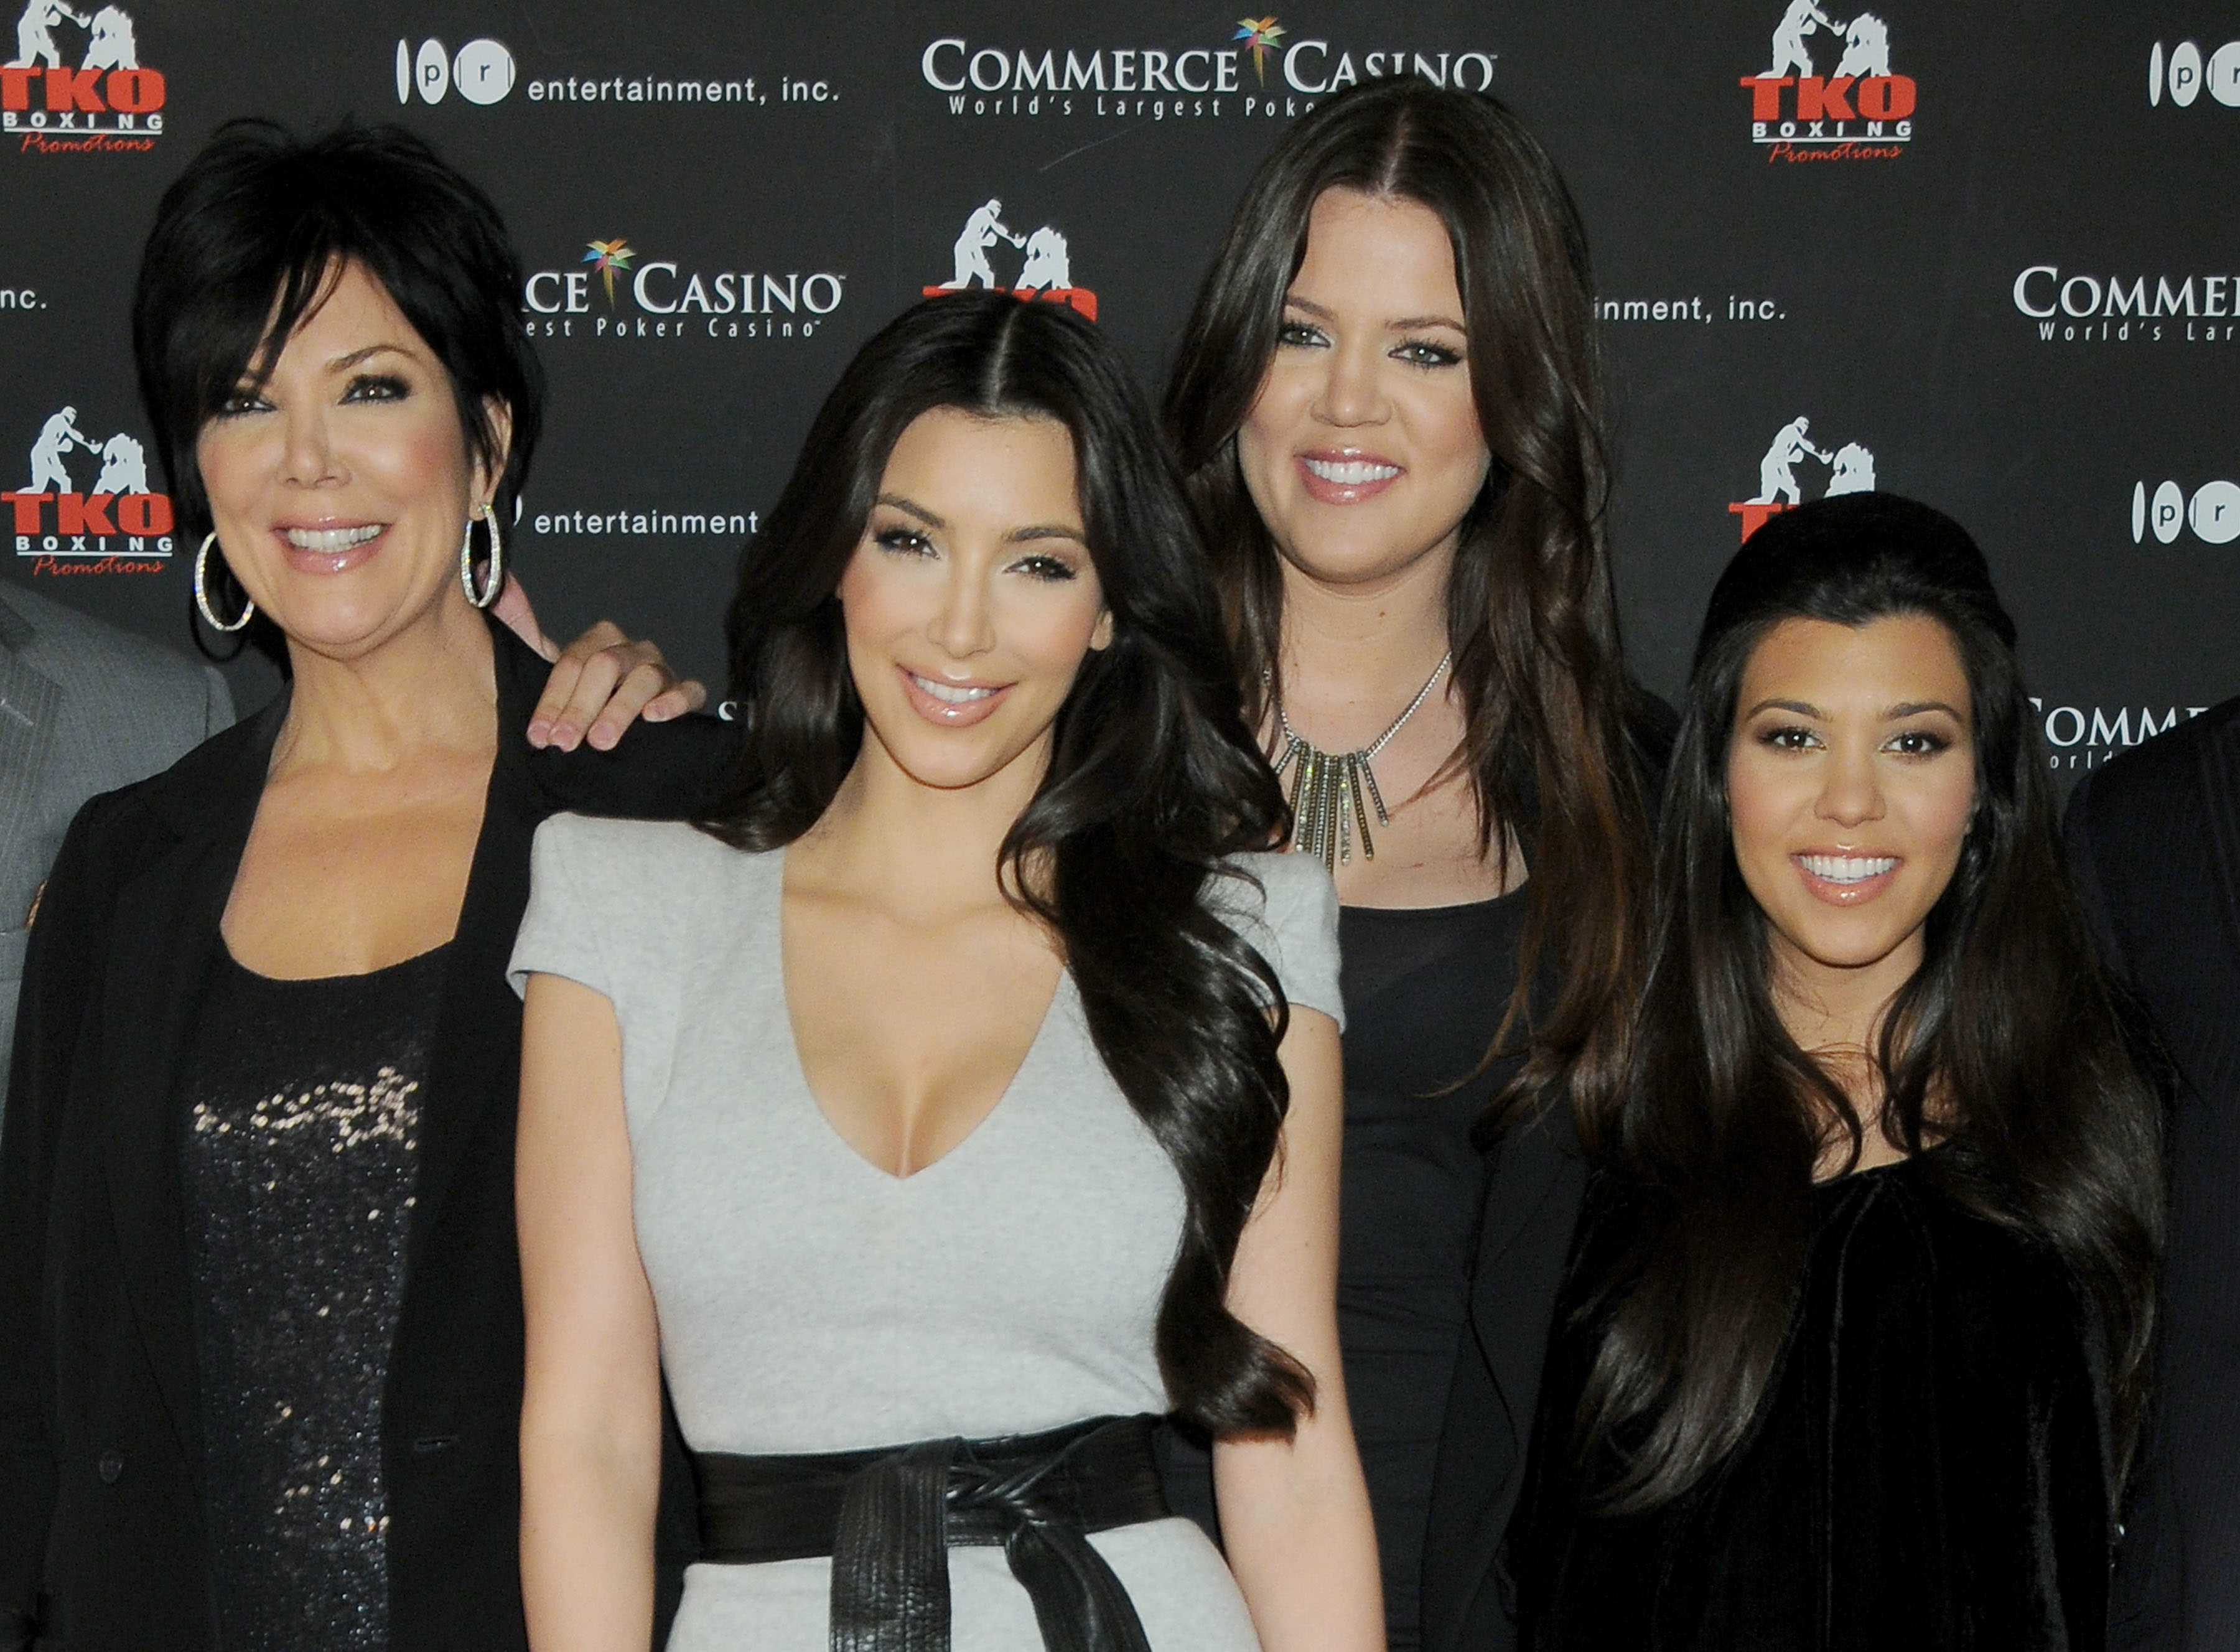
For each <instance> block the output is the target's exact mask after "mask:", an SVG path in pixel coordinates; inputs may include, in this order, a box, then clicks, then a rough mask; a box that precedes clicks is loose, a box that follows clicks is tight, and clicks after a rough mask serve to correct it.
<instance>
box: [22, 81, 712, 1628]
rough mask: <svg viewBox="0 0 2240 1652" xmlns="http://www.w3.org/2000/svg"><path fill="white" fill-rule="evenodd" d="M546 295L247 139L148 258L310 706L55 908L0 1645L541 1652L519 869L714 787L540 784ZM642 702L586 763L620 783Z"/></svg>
mask: <svg viewBox="0 0 2240 1652" xmlns="http://www.w3.org/2000/svg"><path fill="white" fill-rule="evenodd" d="M519 291H520V271H519V269H518V263H517V259H516V258H515V256H514V254H513V250H512V249H511V247H510V245H509V244H508V243H507V242H506V240H505V237H504V232H503V228H502V227H501V226H500V224H499V223H498V220H497V214H496V212H495V210H494V209H493V208H492V207H491V205H490V202H489V201H488V200H487V199H486V198H485V197H483V195H482V193H481V192H480V191H479V190H476V189H475V188H474V186H473V185H472V184H470V183H468V182H467V181H466V180H465V179H463V178H462V177H459V176H458V174H457V173H456V172H454V171H452V170H450V168H449V167H447V166H445V165H444V164H443V162H441V161H440V160H439V159H437V157H436V156H435V155H434V154H433V153H431V152H430V150H428V149H427V147H426V146H425V145H424V144H423V143H420V142H419V141H418V140H417V139H416V138H413V137H410V136H409V135H407V134H405V133H403V132H401V131H397V130H394V129H390V130H368V131H353V130H347V129H345V130H343V131H342V132H340V133H337V134H336V135H333V136H330V137H326V138H323V139H320V140H317V141H316V142H313V143H297V142H296V141H294V140H292V139H290V138H289V137H286V136H285V135H284V134H283V133H281V132H279V131H278V130H277V129H276V128H272V127H270V126H266V125H263V124H260V123H237V125H235V126H233V127H230V128H229V129H227V130H225V131H223V132H222V133H221V134H220V135H219V137H217V139H216V140H214V142H213V143H211V144H210V147H209V148H207V149H206V150H203V153H202V154H201V155H200V156H198V157H197V159H196V160H195V161H194V162H193V163H191V164H190V166H189V168H188V170H187V172H186V174H185V175H184V176H183V177H182V178H181V179H180V181H179V182H178V183H177V184H176V185H175V186H174V187H173V188H172V190H170V193H169V194H167V195H166V197H164V201H163V207H162V209H161V210H160V211H159V213H158V216H157V224H156V227H155V230H154V232H153V234H152V235H151V236H150V243H149V246H148V250H147V254H146V256H145V258H144V260H143V268H142V272H141V278H140V286H139V291H138V296H137V305H136V310H135V322H136V328H135V342H136V344H137V350H138V356H139V366H140V371H141V375H142V381H143V390H144V391H145V393H146V396H147V400H148V402H149V403H150V411H151V413H152V415H153V417H154V420H155V423H156V429H157V440H158V445H159V447H160V448H161V449H162V450H163V461H164V464H165V468H166V470H168V472H169V473H170V477H171V482H172V491H173V493H174V495H175V496H177V499H178V500H179V508H180V512H181V515H182V517H183V520H184V521H185V522H187V523H190V524H191V530H190V531H192V532H194V533H196V534H197V535H198V534H200V533H201V532H202V531H203V530H204V529H205V528H207V529H208V530H210V537H209V538H208V539H207V540H206V541H204V542H203V546H202V554H201V556H199V557H198V558H197V595H198V598H199V601H200V603H201V605H202V608H203V616H204V619H205V621H206V623H210V624H214V625H223V626H225V627H227V628H228V629H231V628H233V627H234V626H235V625H236V624H237V623H244V622H245V619H246V615H247V611H248V610H246V609H245V607H244V606H243V604H244V603H253V604H254V609H255V612H256V615H257V617H258V620H259V622H260V623H270V624H271V625H272V626H274V627H275V628H277V634H278V639H279V640H280V641H281V642H282V643H283V644H284V647H285V649H286V651H287V656H288V663H289V667H290V687H289V689H288V690H287V691H286V692H284V693H283V695H282V696H280V698H279V699H278V700H277V702H276V703H274V704H273V705H271V706H270V707H269V708H268V709H266V710H265V711H263V713H262V714H260V715H258V716H255V717H252V718H250V720H249V721H247V722H245V723H241V724H239V725H237V727H235V728H234V729H231V730H230V731H228V732H227V733H225V734H223V735H220V736H217V737H216V738H215V739H213V740H211V741H210V742H208V743H205V744H203V746H201V747H199V748H197V749H196V750H195V751H193V752H191V753H190V754H189V755H188V756H186V757H185V758H183V760H181V762H180V763H178V764H177V766H176V767H174V768H173V769H170V771H169V772H167V773H165V774H163V775H159V776H156V777H155V778H154V779H152V780H149V781H145V782H143V783H140V784H138V785H137V786H131V787H128V788H126V789H123V790H122V791H117V792H112V793H110V794H109V795H108V796H103V797H99V798H96V799H95V800H94V801H93V802H92V803H89V804H88V805H87V806H86V809H85V810H84V811H83V813H82V814H81V815H80V816H79V817H78V819H77V823H76V824H75V825H73V827H72V828H71V829H70V836H69V838H68V840H67V841H66V842H65V843H64V845H63V850H62V854H61V856H60V858H59V859H58V861H57V863H56V866H55V869H54V872H53V875H52V876H51V878H50V881H49V883H48V887H47V889H46V893H45V896H44V899H43V901H42V903H41V905H40V910H39V918H38V923H37V926H36V927H35V929H33V931H32V936H31V942H30V958H29V963H28V967H27V969H26V973H25V976H24V983H23V1002H22V1009H21V1012H20V1020H19V1024H18V1031H17V1045H16V1059H15V1063H14V1069H13V1073H12V1076H11V1081H10V1096H9V1102H8V1107H7V1111H6V1124H5V1134H4V1139H0V1645H6V1646H11V1647H12V1646H17V1645H22V1644H25V1643H32V1644H37V1645H40V1646H49V1645H52V1646H68V1647H70V1649H72V1652H105V1649H113V1652H125V1649H142V1648H148V1647H159V1646H160V1647H163V1648H167V1649H170V1648H178V1649H196V1648H217V1647H223V1648H226V1649H229V1652H248V1649H263V1648H271V1649H285V1652H310V1649H319V1652H330V1649H331V1652H341V1649H349V1652H377V1649H383V1648H386V1647H390V1646H396V1647H400V1648H404V1647H409V1648H412V1649H415V1652H421V1649H432V1648H457V1649H461V1652H489V1649H503V1648H505V1647H508V1646H519V1645H521V1644H523V1641H524V1636H525V1630H524V1627H523V1620H522V1609H521V1598H520V1576H519V1567H518V1562H517V1527H518V1518H519V1516H518V1508H519V1495H520V1484H519V1468H518V1452H517V1437H518V1430H519V1424H520V1400H521V1386H522V1357H523V1356H522V1306H521V1281H520V1269H519V1263H518V1261H517V1256H516V1252H515V1241H514V1224H513V1140H514V1102H515V1096H516V1093H517V1088H518V1077H517V1074H518V1070H519V1042H520V1027H521V1016H520V1008H519V1005H518V1003H517V1001H516V1000H515V998H514V997H513V995H512V994H511V993H510V991H508V990H507V989H506V986H505V983H504V978H503V970H504V965H505V960H506V956H507V954H508V951H509V949H510V948H511V946H512V943H513V936H514V931H515V929H516V928H517V926H518V924H519V922H520V918H521V913H522V909H523V903H524V902H525V901H526V898H527V896H528V889H529V847H530V836H531V835H532V833H533V832H534V831H535V829H536V826H537V823H538V822H539V821H540V820H542V819H543V817H544V816H546V815H548V814H550V813H552V812H554V811H555V810H556V809H565V808H576V809H598V810H603V811H605V812H610V813H612V812H668V813H677V814H682V813H685V812H688V811H690V809H694V808H695V807H697V804H698V803H699V802H700V801H701V793H702V789H703V783H705V782H706V781H707V780H708V779H710V778H711V777H712V776H714V775H715V773H716V772H717V769H719V768H720V766H721V763H722V752H721V749H720V748H721V747H722V745H723V743H724V742H723V733H722V729H721V725H719V724H717V723H714V722H713V720H712V719H707V720H703V719H687V720H685V722H683V723H677V724H673V725H671V726H670V727H669V728H666V729H648V730H644V731H641V732H637V733H633V734H631V735H630V736H628V737H627V738H626V739H625V740H624V741H623V744H622V746H621V747H620V748H619V749H616V750H613V751H602V750H598V749H593V750H590V751H579V752H576V753H574V754H572V755H565V756H563V754H562V752H560V751H559V750H557V749H536V748H535V747H533V746H532V745H531V743H530V739H529V737H528V731H529V730H530V728H531V726H532V718H534V719H536V720H537V722H539V723H545V724H552V723H567V722H568V721H569V720H570V718H576V717H579V714H580V711H581V708H580V707H577V708H573V709H570V708H569V706H568V704H567V702H568V695H567V694H566V693H565V692H557V693H555V694H554V695H553V696H550V699H549V700H548V701H547V702H546V703H543V704H542V705H540V703H539V701H538V690H539V689H540V687H542V686H543V685H544V684H545V683H546V681H547V665H546V662H545V661H544V659H543V658H542V657H540V656H539V655H538V654H537V652H535V651H533V650H532V649H530V648H529V647H528V646H526V645H525V644H523V643H522V642H520V641H519V640H517V638H516V637H515V636H513V635H512V634H511V633H510V631H508V630H507V629H505V628H504V627H503V625H500V624H497V623H495V622H494V621H493V619H492V618H491V616H490V615H489V614H488V613H485V612H483V611H481V610H483V609H484V608H486V607H488V606H490V604H492V603H494V601H495V600H496V599H497V597H498V596H499V595H500V588H501V587H502V586H503V583H504V576H503V570H502V568H501V566H500V556H501V548H500V544H499V543H498V535H497V532H496V531H495V530H497V524H498V523H502V522H503V521H505V520H507V519H508V515H509V512H510V510H511V508H512V504H513V502H514V498H515V496H516V494H517V490H518V488H519V486H520V482H521V478H522V476H523V471H524V470H525V467H526V465H527V463H528V459H529V455H530V450H531V448H532V446H533V445H534V443H535V438H536V435H537V423H538V417H537V416H538V411H539V409H540V405H541V385H540V382H539V379H538V376H537V369H536V362H535V360H534V357H533V356H531V355H530V353H529V350H528V346H527V344H526V343H525V341H523V338H522V336H521V333H520V328H519V324H518V320H517V315H516V310H515V306H516V303H517V295H518V293H519ZM564 670H565V668H563V672H564ZM585 675H586V677H587V679H588V680H589V682H590V689H589V693H590V698H591V699H592V700H593V701H595V702H596V701H597V700H599V699H602V698H603V692H602V689H603V686H605V685H610V684H611V683H613V681H614V674H613V672H612V670H611V668H610V669H608V670H607V671H606V672H605V674H604V675H603V676H600V675H599V674H595V673H586V674H585ZM562 686H563V689H564V688H565V686H566V685H565V683H563V685H562ZM646 686H647V684H646V683H644V682H643V681H641V682H640V683H638V684H637V686H636V687H634V688H626V689H625V692H624V694H623V696H620V704H619V706H618V707H610V708H609V710H610V716H611V720H607V721H605V723H604V729H603V731H602V729H600V727H599V726H598V725H597V724H592V723H591V721H590V718H589V717H588V716H580V717H579V720H578V721H577V723H576V724H575V727H576V728H577V729H586V725H589V727H588V731H589V732H590V733H591V734H592V735H593V736H594V737H593V739H592V741H591V743H592V744H593V745H594V746H595V747H597V746H603V745H610V744H611V743H612V739H611V736H613V735H614V734H616V733H617V732H618V731H619V728H620V725H621V724H623V723H628V722H629V720H630V718H629V716H628V715H627V714H628V712H629V711H630V710H634V709H637V705H639V704H643V703H644V701H645V697H646V696H645V694H644V693H643V691H642V690H643V689H644V688H645V687H646ZM592 709H597V708H596V705H594V707H593V708H592ZM661 709H663V710H667V711H674V710H677V709H682V706H681V703H677V702H671V703H669V704H667V705H666V706H664V707H663V708H661ZM558 743H559V744H563V745H564V744H569V743H572V736H571V735H569V734H567V733H564V732H563V736H562V738H561V739H560V740H559V742H558ZM671 1581H672V1582H674V1581H675V1580H674V1577H673V1576H672V1580H671Z"/></svg>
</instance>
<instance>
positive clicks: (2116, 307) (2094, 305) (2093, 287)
mask: <svg viewBox="0 0 2240 1652" xmlns="http://www.w3.org/2000/svg"><path fill="white" fill-rule="evenodd" d="M2013 297H2014V303H2015V309H2016V310H2018V311H2019V312H2020V313H2021V314H2023V316H2028V317H2029V318H2030V321H2032V322H2033V323H2036V324H2037V336H2038V339H2039V341H2040V342H2041V343H2049V344H2050V343H2077V344H2125V343H2147V344H2157V343H2163V342H2165V341H2168V342H2171V343H2192V344H2229V343H2233V342H2235V341H2236V340H2240V275H2229V276H2180V277H2178V278H2177V280H2175V281H2173V280H2172V279H2171V278H2170V276H2166V275H2154V276H2143V275H2132V276H2096V275H2090V274H2087V273H2085V272H2083V271H2081V270H2080V271H2077V272H2074V273H2071V272H2070V271H2067V270H2063V269H2062V267H2061V266H2060V265H2059V264H2050V263H2034V264H2032V265H2030V267H2029V268H2028V269H2026V270H2023V272H2022V273H2021V274H2020V275H2018V276H2016V277H2015V284H2014V288H2013Z"/></svg>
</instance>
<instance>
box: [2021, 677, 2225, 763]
mask: <svg viewBox="0 0 2240 1652" xmlns="http://www.w3.org/2000/svg"><path fill="white" fill-rule="evenodd" d="M2030 704H2031V705H2032V706H2033V707H2035V708H2036V709H2037V714H2038V716H2039V718H2040V719H2041V721H2042V724H2043V728H2044V730H2045V743H2046V744H2047V746H2048V747H2050V750H2049V751H2048V752H2047V754H2046V767H2048V768H2049V769H2056V770H2060V769H2097V768H2098V767H2099V766H2100V765H2101V764H2102V763H2105V762H2107V761H2108V759H2109V758H2110V757H2112V756H2116V755H2117V753H2118V752H2121V751H2123V750H2125V749H2128V748H2130V747H2131V746H2136V745H2138V744H2140V743H2142V742H2143V741H2148V740H2151V739H2153V738H2154V737H2155V736H2157V735H2158V734H2167V733H2169V732H2170V730H2171V729H2175V728H2176V727H2177V725H2178V724H2179V723H2183V722H2186V721H2189V720H2190V719H2192V718H2194V717H2197V716H2200V715H2201V714H2202V713H2203V712H2204V711H2206V710H2208V709H2209V708H2208V707H2207V706H2205V705H2188V706H2176V705H2170V706H2164V707H2163V709H2161V710H2160V711H2157V710H2156V709H2154V707H2152V706H2150V705H2143V706H2138V707H2136V708H2135V707H2131V706H2123V705H2119V706H2117V708H2116V709H2115V710H2114V712H2113V713H2110V711H2109V710H2108V709H2107V708H2106V707H2105V706H2098V705H2089V706H2088V705H2051V706H2050V705H2048V704H2047V703H2045V702H2044V701H2043V700H2042V699H2040V698H2039V697H2038V696H2036V695H2032V696H2030Z"/></svg>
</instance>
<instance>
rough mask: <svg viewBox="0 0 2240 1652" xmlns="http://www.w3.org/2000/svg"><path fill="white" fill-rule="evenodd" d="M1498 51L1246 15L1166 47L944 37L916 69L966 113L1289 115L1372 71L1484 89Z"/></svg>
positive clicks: (1157, 117)
mask: <svg viewBox="0 0 2240 1652" xmlns="http://www.w3.org/2000/svg"><path fill="white" fill-rule="evenodd" d="M1496 61H1497V53H1494V52H1490V51H1483V50H1455V49H1454V48H1453V47H1452V46H1449V47H1446V48H1443V49H1441V50H1429V49H1424V48H1419V47H1413V46H1398V47H1394V46H1390V45H1381V46H1379V47H1378V48H1377V49H1376V50H1369V49H1367V48H1366V47H1356V46H1352V45H1349V44H1346V43H1343V42H1335V43H1334V42H1332V41H1330V39H1328V38H1327V37H1296V31H1294V30H1290V29H1288V28H1286V27H1285V26H1284V25H1283V23H1280V22H1278V21H1277V18H1276V17H1274V16H1272V15H1270V16H1269V17H1240V18H1238V19H1237V22H1236V23H1235V25H1234V27H1233V29H1230V30H1227V31H1225V32H1224V33H1223V34H1221V35H1218V36H1217V37H1214V38H1213V39H1210V40H1207V39H1203V37H1202V39H1201V43H1198V44H1194V45H1193V44H1186V43H1169V44H1167V45H1164V46H1122V47H1110V46H1094V47H1090V48H1089V49H1087V50H1083V48H1082V47H1081V46H1079V45H1078V44H1071V45H1062V46H1059V45H1049V44H1043V43H1037V44H1034V45H1021V44H1017V43H1011V42H1005V43H1002V44H993V43H989V42H987V41H984V40H975V39H973V38H971V37H969V36H965V35H944V36H943V37H941V38H940V39H937V40H934V41H930V42H929V43H927V45H926V47H925V49H924V50H923V51H921V52H920V53H919V54H918V74H919V77H920V78H921V79H923V81H924V83H925V84H926V85H927V86H928V87H930V89H932V90H933V91H935V92H936V93H937V94H938V95H940V96H941V97H943V100H944V101H945V102H946V103H947V105H948V108H949V112H950V114H951V115H956V116H967V115H970V116H974V117H1001V116H1027V117H1041V116H1045V115H1050V116H1057V117H1068V116H1072V115H1076V114H1081V115H1090V116H1100V115H1101V116H1112V117H1125V118H1127V119H1130V120H1153V121H1164V120H1222V119H1227V120H1237V119H1248V120H1249V119H1258V118H1266V117H1284V118H1290V117H1294V116H1298V115H1303V114H1305V113H1306V112H1307V111H1308V110H1310V109H1312V108H1313V107H1314V106H1315V104H1314V100H1315V99H1316V98H1317V97H1326V96H1328V95H1329V94H1330V93H1331V92H1337V91H1343V90H1345V88H1347V87H1348V86H1351V85H1355V84H1357V83H1359V82H1361V81H1363V80H1365V79H1366V80H1374V79H1376V78H1377V77H1380V76H1386V75H1420V76H1422V77H1423V78H1424V79H1426V80H1429V81H1430V82H1431V83H1433V84H1435V85H1440V86H1459V87H1462V88H1463V90H1468V91H1486V90H1490V89H1491V88H1492V85H1493V70H1494V63H1495V62H1496Z"/></svg>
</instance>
